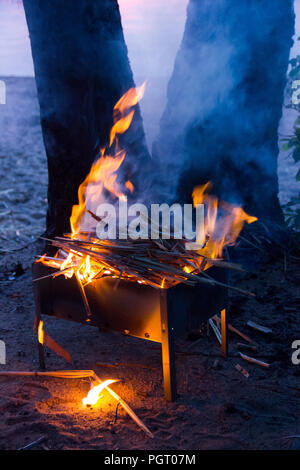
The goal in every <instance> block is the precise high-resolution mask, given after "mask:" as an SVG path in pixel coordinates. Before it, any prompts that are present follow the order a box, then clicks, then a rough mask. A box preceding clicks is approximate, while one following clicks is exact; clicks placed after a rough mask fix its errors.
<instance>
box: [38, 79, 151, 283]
mask: <svg viewBox="0 0 300 470" xmlns="http://www.w3.org/2000/svg"><path fill="white" fill-rule="evenodd" d="M145 85H146V84H145V83H144V84H143V85H141V86H140V87H137V88H131V89H130V90H128V91H127V92H126V93H125V94H124V95H123V96H122V97H121V98H120V100H119V101H118V102H117V103H116V105H115V106H114V125H113V127H112V129H111V132H110V138H109V147H108V148H107V149H100V157H99V158H98V160H96V161H95V163H94V164H93V165H92V168H91V170H90V172H89V174H88V175H87V177H86V178H85V180H84V181H83V182H82V183H81V185H80V186H79V188H78V204H76V205H74V206H73V208H72V213H71V217H70V225H71V233H72V235H71V236H72V238H76V236H78V234H79V233H80V231H81V230H82V229H83V225H84V216H85V215H86V211H87V210H89V209H91V211H92V210H93V208H96V207H97V206H98V205H99V204H100V203H102V202H104V201H105V196H104V194H103V190H104V189H105V190H106V191H108V192H109V193H110V195H111V196H112V197H115V198H119V199H120V200H121V201H126V200H127V196H126V194H125V193H124V190H123V189H122V188H121V185H120V184H119V183H118V181H117V171H118V170H119V168H120V166H121V165H122V163H123V161H124V159H125V156H126V154H125V151H124V150H122V149H120V148H119V138H118V136H119V135H120V134H123V133H124V132H126V131H127V130H128V128H129V127H130V124H131V122H132V119H133V116H134V112H135V110H134V109H131V108H133V107H134V106H136V105H137V103H138V102H139V100H140V99H141V98H142V97H143V95H144V92H145ZM124 186H125V189H126V190H127V191H129V192H130V193H133V191H134V187H133V184H132V182H131V181H129V180H128V181H126V183H125V185H124ZM88 217H90V216H88ZM55 256H57V254H56V255H55ZM38 261H40V262H42V263H45V264H47V265H48V266H53V267H56V268H57V267H58V268H59V269H60V270H61V271H64V275H65V277H68V278H71V277H72V276H73V274H74V273H76V276H77V279H78V280H79V282H82V283H84V284H87V283H89V282H91V281H92V279H93V278H94V276H95V275H96V274H98V273H99V264H98V265H97V266H93V265H92V264H91V262H90V258H89V256H81V257H80V258H79V260H78V256H76V253H69V254H68V256H67V257H66V258H65V259H64V260H59V259H58V260H57V261H56V260H55V259H53V258H52V259H50V258H49V257H47V256H46V255H43V256H42V257H41V258H40V259H39V260H38ZM100 268H101V267H100ZM105 273H106V272H104V274H105Z"/></svg>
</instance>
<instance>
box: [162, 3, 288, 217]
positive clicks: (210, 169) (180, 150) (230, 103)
mask: <svg viewBox="0 0 300 470" xmlns="http://www.w3.org/2000/svg"><path fill="white" fill-rule="evenodd" d="M292 3H293V2H292V0H214V1H210V0H190V2H189V5H188V9H187V21H186V26H185V32H184V37H183V40H182V44H181V47H180V50H179V52H178V54H177V58H176V62H175V67H174V71H173V75H172V77H171V79H170V82H169V86H168V95H167V105H166V109H165V112H164V114H163V117H162V120H161V126H160V134H159V136H158V139H157V141H156V142H155V144H154V147H153V154H154V156H155V157H156V158H157V159H158V161H159V162H160V165H161V167H162V168H166V167H167V168H168V174H170V173H172V174H173V179H174V184H173V187H170V186H169V197H171V198H173V199H178V198H179V199H182V200H184V201H186V200H188V199H189V198H190V196H191V193H192V190H193V187H194V186H196V185H198V184H201V183H203V182H206V181H207V180H211V181H212V182H213V185H214V192H215V193H216V194H217V195H218V196H219V197H221V198H223V199H225V200H227V201H232V202H237V203H240V204H242V205H243V206H244V207H245V209H246V210H247V211H249V212H250V213H252V214H253V215H257V216H258V217H259V218H261V219H263V220H264V221H266V222H267V221H269V222H274V221H275V222H282V212H281V209H280V206H279V201H278V178H277V156H278V124H279V120H280V118H281V114H282V106H283V95H284V87H285V84H286V72H287V67H288V59H289V52H290V47H291V45H292V36H293V33H294V13H293V9H292Z"/></svg>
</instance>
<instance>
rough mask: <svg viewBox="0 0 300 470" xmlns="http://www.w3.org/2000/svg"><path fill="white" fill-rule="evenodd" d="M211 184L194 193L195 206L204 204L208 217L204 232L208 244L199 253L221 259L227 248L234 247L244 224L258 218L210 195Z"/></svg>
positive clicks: (206, 216)
mask: <svg viewBox="0 0 300 470" xmlns="http://www.w3.org/2000/svg"><path fill="white" fill-rule="evenodd" d="M211 188H212V184H211V183H210V182H208V183H206V184H204V185H203V186H197V187H196V188H194V191H193V204H194V206H196V205H197V204H204V206H205V209H206V215H205V220H204V230H205V238H206V243H205V246H204V247H203V248H202V249H200V250H199V253H200V254H202V255H204V256H206V257H208V258H221V257H222V253H223V249H224V247H225V246H230V245H234V243H235V241H236V239H237V237H238V236H239V234H240V232H241V230H242V228H243V226H244V223H245V222H247V223H248V224H251V223H252V222H255V221H256V220H257V217H253V216H250V215H248V214H246V212H245V211H244V210H243V209H242V208H241V207H239V206H234V205H232V204H229V203H227V202H223V201H219V200H218V198H217V197H216V196H214V195H212V194H209V192H208V191H210V190H211Z"/></svg>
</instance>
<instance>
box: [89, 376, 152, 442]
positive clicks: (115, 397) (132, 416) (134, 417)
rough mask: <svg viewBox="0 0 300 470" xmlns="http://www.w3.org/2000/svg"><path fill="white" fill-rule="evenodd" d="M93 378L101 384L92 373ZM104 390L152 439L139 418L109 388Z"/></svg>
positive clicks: (150, 433)
mask: <svg viewBox="0 0 300 470" xmlns="http://www.w3.org/2000/svg"><path fill="white" fill-rule="evenodd" d="M94 378H95V380H96V381H97V382H99V383H102V380H101V379H100V378H99V377H98V375H96V373H94ZM106 390H107V391H108V392H109V393H110V394H111V396H112V397H114V399H115V400H117V402H119V403H120V405H121V406H122V407H123V408H124V410H125V411H126V412H127V413H128V414H129V416H130V417H131V418H132V419H133V420H134V421H135V422H136V424H137V425H138V426H139V427H140V428H141V429H143V431H145V433H146V434H147V435H148V436H150V437H151V438H152V439H153V438H154V436H153V434H152V432H151V431H150V430H149V429H148V428H147V426H146V425H145V424H144V423H143V422H142V421H141V420H140V418H139V417H138V416H137V415H136V414H135V412H134V411H133V410H132V409H131V408H130V406H129V405H127V403H126V402H125V401H124V400H123V399H122V398H121V397H120V396H119V395H118V394H117V393H116V392H115V391H114V390H112V389H111V388H110V387H106Z"/></svg>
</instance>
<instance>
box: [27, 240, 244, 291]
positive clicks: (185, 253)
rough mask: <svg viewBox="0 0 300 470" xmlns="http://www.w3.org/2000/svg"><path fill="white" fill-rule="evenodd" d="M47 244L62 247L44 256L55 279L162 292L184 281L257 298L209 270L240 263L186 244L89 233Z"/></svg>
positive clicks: (232, 267) (231, 266)
mask: <svg viewBox="0 0 300 470" xmlns="http://www.w3.org/2000/svg"><path fill="white" fill-rule="evenodd" d="M45 240H46V241H47V242H48V243H49V244H50V245H51V246H53V247H56V249H57V252H56V254H55V257H51V256H48V255H43V256H42V257H41V258H40V259H39V261H40V262H42V263H44V264H46V265H48V266H52V267H54V268H57V271H55V272H53V273H52V274H50V276H52V277H56V276H58V275H61V274H64V275H65V276H66V277H72V276H73V275H75V276H76V277H77V279H78V280H80V281H81V283H82V285H83V286H85V285H86V284H88V283H90V282H92V281H94V280H97V279H100V278H103V277H106V276H111V277H113V278H115V279H117V280H126V281H132V282H137V283H140V284H145V285H149V286H152V287H154V288H157V289H162V288H165V289H167V288H169V287H172V286H174V285H176V284H178V283H181V282H182V283H185V284H188V285H190V286H195V285H197V284H198V283H204V284H207V285H220V286H223V287H229V288H231V289H234V290H237V291H239V292H241V293H243V294H248V295H249V294H250V295H253V294H251V293H250V292H247V291H244V290H241V289H239V288H237V287H233V286H229V285H226V284H223V283H221V282H219V281H216V280H215V279H214V278H213V277H212V276H210V275H209V274H208V272H207V268H209V267H211V266H219V267H223V268H227V269H234V270H242V268H241V266H240V265H237V264H233V263H230V262H227V261H224V260H222V259H212V258H208V257H206V256H204V255H203V254H201V253H199V251H196V250H187V249H186V248H187V247H186V241H185V240H177V239H169V240H166V239H162V238H160V239H157V240H153V239H149V240H142V239H139V240H117V241H112V240H100V239H98V238H96V237H95V236H93V234H91V233H87V232H85V233H80V236H79V235H77V236H76V238H74V237H72V236H71V235H69V234H67V235H64V236H63V237H56V238H55V239H53V240H49V239H45ZM39 279H41V278H39ZM39 279H36V280H39Z"/></svg>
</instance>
